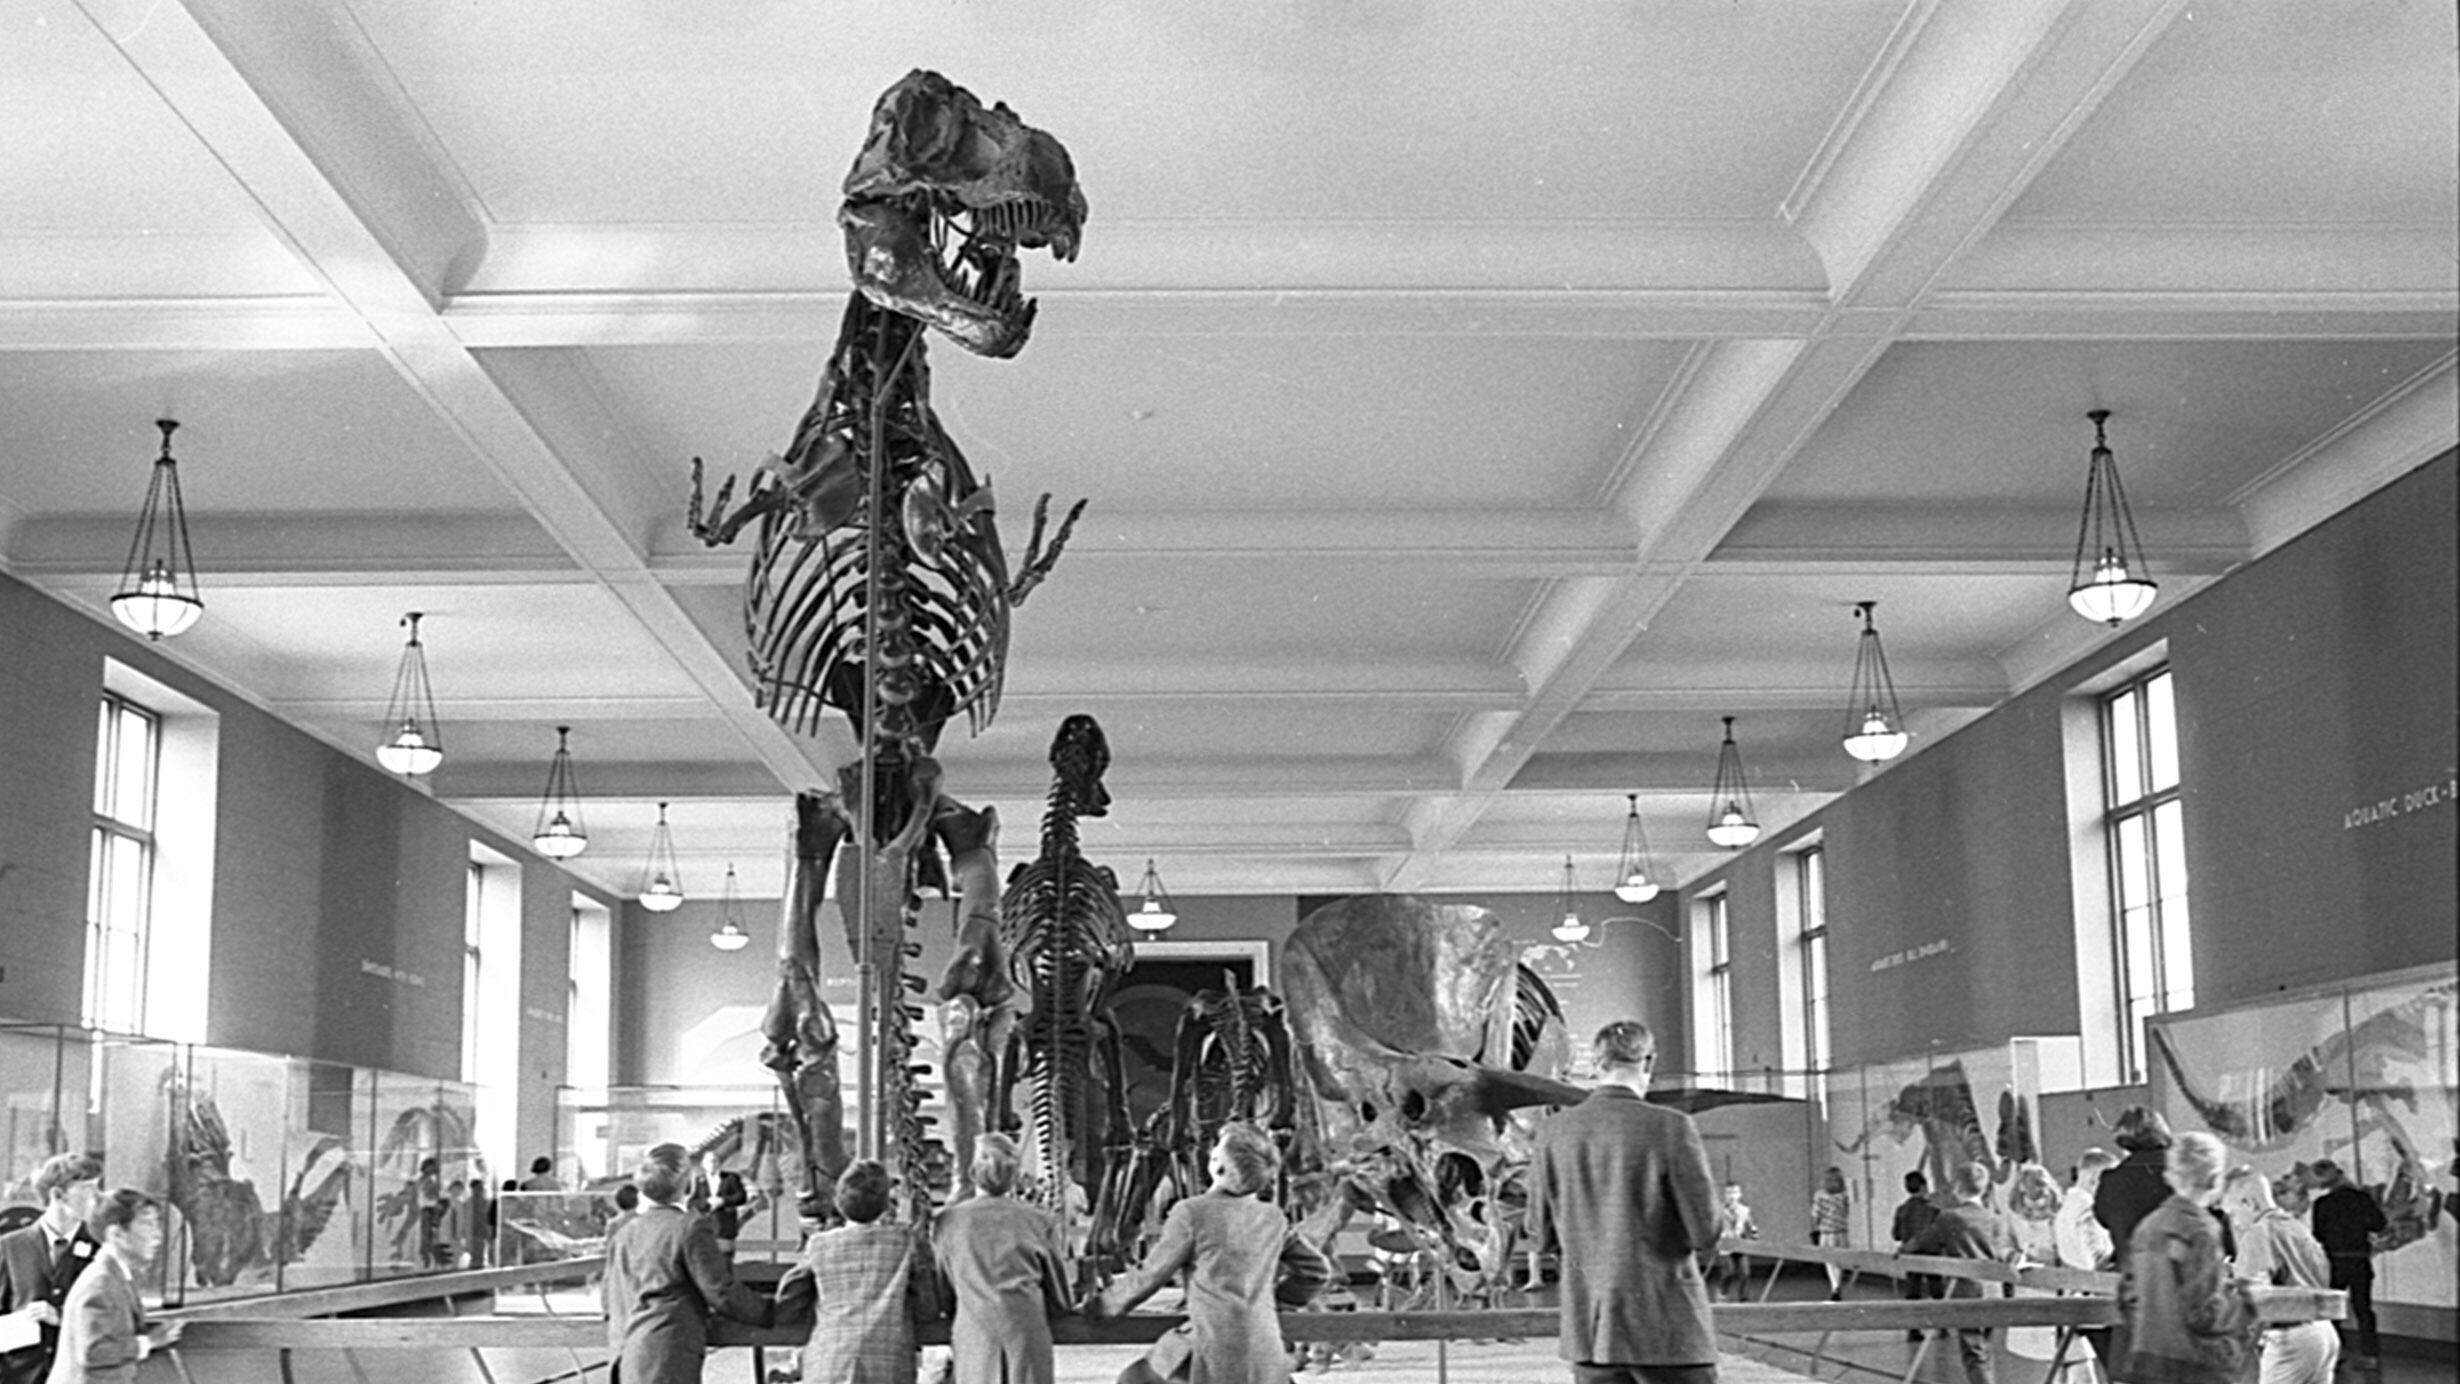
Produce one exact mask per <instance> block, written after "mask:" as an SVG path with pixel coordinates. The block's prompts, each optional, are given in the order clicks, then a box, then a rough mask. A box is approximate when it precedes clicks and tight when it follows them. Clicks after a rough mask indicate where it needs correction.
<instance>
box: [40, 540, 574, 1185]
mask: <svg viewBox="0 0 2460 1384" xmlns="http://www.w3.org/2000/svg"><path fill="white" fill-rule="evenodd" d="M207 618H208V619H210V618H211V616H210V614H209V615H208V617H207ZM106 659H114V660H118V661H119V662H121V663H123V664H125V665H128V666H129V667H131V668H133V669H134V670H136V671H137V672H139V673H141V674H143V675H144V676H146V677H148V678H150V679H152V680H154V681H155V682H158V683H160V684H162V685H164V686H165V687H168V688H169V689H171V690H172V691H173V692H175V693H177V694H179V695H180V696H182V697H185V698H188V699H192V700H193V701H195V702H197V703H200V704H202V705H203V706H204V707H205V708H207V709H208V710H209V711H210V712H211V713H212V714H213V716H214V718H215V724H216V728H217V734H216V737H215V743H216V754H215V761H216V765H217V773H216V783H215V794H214V819H213V822H214V849H213V853H212V863H213V884H212V895H211V898H212V905H211V919H212V923H211V951H210V955H209V960H208V963H207V968H206V969H207V988H206V999H207V1009H206V1014H205V1034H204V1038H205V1041H206V1042H208V1043H212V1044H217V1045H223V1046H229V1047H237V1048H246V1049H252V1050H255V1051H260V1052H267V1053H275V1054H283V1055H291V1056H299V1057H308V1058H315V1059H319V1060H323V1061H330V1062H339V1063H349V1064H355V1065H361V1066H369V1067H377V1068H382V1069H386V1070H390V1071H397V1072H403V1073H408V1074H412V1075H419V1076H432V1077H441V1078H445V1079H458V1078H459V1076H460V1074H461V1053H460V1037H461V935H462V917H463V907H464V897H465V896H464V887H465V871H466V870H467V868H468V863H469V859H470V843H471V842H472V841H474V840H476V841H481V842H484V843H485V844H487V845H488V846H489V847H491V848H493V849H494V850H497V851H499V852H501V853H503V854H504V855H506V856H509V857H511V858H513V859H515V860H519V861H521V862H522V865H523V869H522V876H523V895H522V917H523V933H524V936H523V943H522V969H523V981H522V993H523V995H524V997H525V1000H524V1007H525V1009H527V1010H530V1011H532V1012H531V1013H530V1014H528V1015H525V1022H524V1026H523V1035H522V1048H523V1052H522V1060H521V1063H520V1070H521V1074H522V1086H521V1092H520V1108H521V1110H522V1112H523V1115H522V1119H523V1139H524V1143H525V1146H528V1145H529V1143H530V1140H531V1139H532V1135H533V1132H534V1133H535V1137H536V1139H537V1140H540V1141H544V1140H547V1139H548V1138H549V1131H550V1130H551V1129H552V1119H553V1111H554V1087H555V1085H556V1084H557V1083H558V1082H560V1081H561V1080H562V1078H563V1065H564V1039H563V1027H562V1020H561V1016H562V1011H563V1007H564V1003H565V999H564V987H565V953H566V950H567V946H568V932H569V917H570V907H571V898H572V894H573V892H574V891H575V890H576V889H579V890H582V891H584V892H591V893H593V894H594V893H595V891H594V889H593V888H592V887H591V886H587V885H583V884H580V883H578V882H577V881H575V880H574V879H573V878H572V877H571V876H570V875H568V874H566V873H565V872H564V871H563V870H561V869H560V868H558V867H556V866H554V865H552V864H551V863H549V862H547V861H545V860H544V859H542V858H540V857H537V856H535V855H533V854H531V853H530V852H529V850H528V849H527V847H526V845H525V844H523V843H517V842H513V841H509V840H506V839H503V838H501V837H498V836H495V835H493V834H492V833H490V832H488V831H486V830H485V829H483V828H481V827H479V826H477V825H476V824H474V823H473V822H471V821H470V820H469V819H467V818H464V817H462V816H461V815H460V814H458V813H456V812H454V811H452V810H451V809H449V808H446V807H444V806H443V805H441V804H439V803H437V802H435V801H434V800H432V799H431V798H429V797H427V796H426V795H425V794H423V793H421V792H419V791H418V790H417V789H415V788H412V787H409V786H407V785H404V784H402V783H400V782H398V781H396V780H395V779H394V778H392V777H391V776H390V775H387V774H385V773H384V772H383V771H382V770H380V769H378V768H376V767H375V766H374V765H372V764H368V763H363V762H361V761H359V760H357V759H354V758H352V757H351V756H349V755H346V754H343V753H341V752H340V751H338V750H335V749H334V748H332V747H331V746H329V745H326V744H324V743H323V742H321V741H318V740H316V739H315V738H313V737H311V736H309V735H307V734H306V733H304V732H302V731H300V730H298V729H297V728H295V727H293V726H291V725H289V724H287V723H285V722H283V721H282V720H280V719H279V718H277V717H275V716H273V715H271V714H270V713H268V712H265V711H263V710H262V709H260V708H258V707H256V706H255V705H253V704H252V703H250V702H248V701H247V700H246V699H244V698H242V697H239V696H237V695H236V694H234V693H231V692H229V691H227V690H225V689H223V688H222V687H220V686H218V685H216V684H214V683H213V682H211V681H209V680H207V679H205V678H203V677H201V676H199V675H197V674H195V673H193V672H191V671H189V670H188V669H187V668H185V667H183V666H181V665H180V664H179V663H177V662H175V661H174V660H172V659H170V658H168V657H165V656H164V655H163V653H162V652H160V651H158V650H155V649H152V648H149V647H148V646H147V645H146V644H145V643H144V642H143V641H140V640H137V639H135V638H132V637H129V636H127V635H125V634H123V633H122V632H120V631H119V630H118V629H117V628H116V627H114V626H111V625H108V624H105V623H103V622H101V621H98V620H95V619H93V618H92V617H90V616H88V615H86V614H84V613H82V612H80V611H78V610H74V609H71V608H70V607H68V606H66V605H64V604H62V603H60V602H58V601H56V600H54V599H52V598H51V597H49V596H46V595H44V594H42V593H40V592H37V591H35V590H33V589H32V588H30V587H28V586H26V585H24V584H23V583H21V582H19V581H17V580H15V579H14V578H12V577H8V576H5V575H0V1016H4V1017H6V1018H9V1019H14V1020H22V1021H30V1022H38V1023H62V1024H70V1025H74V1024H75V1023H77V1021H78V1017H79V1008H80V1003H81V991H82V986H83V960H84V948H85V907H86V874H87V854H88V842H87V834H88V831H89V829H90V826H91V822H92V810H93V791H94V790H93V774H94V755H95V706H96V702H97V700H98V698H99V697H100V696H101V693H102V690H103V679H104V667H105V660H106ZM533 1121H535V1126H534V1131H533V1127H532V1122H533ZM539 1146H542V1147H543V1146H544V1145H543V1143H541V1144H540V1145H539Z"/></svg>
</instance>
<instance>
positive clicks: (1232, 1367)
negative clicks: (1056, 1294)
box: [1092, 1122, 1332, 1384]
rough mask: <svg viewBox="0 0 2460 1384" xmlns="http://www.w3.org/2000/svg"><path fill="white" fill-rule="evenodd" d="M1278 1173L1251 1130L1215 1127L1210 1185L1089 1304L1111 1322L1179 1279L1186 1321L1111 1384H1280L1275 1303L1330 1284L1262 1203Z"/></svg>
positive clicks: (1267, 1146)
mask: <svg viewBox="0 0 2460 1384" xmlns="http://www.w3.org/2000/svg"><path fill="white" fill-rule="evenodd" d="M1280 1169H1281V1157H1280V1153H1279V1151H1278V1150H1276V1149H1275V1148H1274V1147H1273V1141H1272V1140H1271V1139H1270V1138H1268V1137H1267V1136H1266V1135H1265V1134H1264V1132H1263V1131H1262V1130H1259V1129H1257V1128H1256V1127H1255V1126H1254V1125H1251V1124H1242V1123H1236V1122H1234V1123H1231V1124H1226V1125H1223V1126H1222V1129H1221V1135H1220V1137H1219V1138H1218V1139H1217V1140H1215V1142H1214V1144H1213V1154H1212V1159H1211V1164H1210V1168H1209V1171H1210V1172H1211V1173H1212V1177H1213V1185H1212V1186H1211V1187H1210V1188H1209V1189H1207V1190H1206V1191H1205V1192H1204V1193H1203V1194H1202V1195H1201V1196H1193V1197H1187V1198H1185V1199H1183V1200H1181V1201H1180V1202H1179V1203H1178V1204H1177V1205H1175V1206H1172V1207H1171V1208H1170V1214H1169V1215H1168V1216H1167V1217H1166V1218H1165V1219H1164V1220H1163V1222H1162V1234H1161V1238H1160V1240H1158V1241H1157V1242H1155V1244H1154V1246H1153V1251H1152V1253H1151V1254H1149V1255H1148V1256H1146V1259H1145V1262H1144V1263H1143V1265H1142V1266H1140V1267H1138V1268H1137V1269H1136V1270H1135V1271H1134V1272H1132V1273H1129V1274H1128V1275H1127V1276H1126V1277H1124V1278H1122V1279H1120V1280H1119V1282H1118V1283H1116V1284H1114V1285H1112V1287H1111V1288H1110V1289H1109V1290H1108V1291H1106V1292H1104V1293H1102V1294H1100V1295H1099V1296H1098V1297H1096V1298H1095V1300H1094V1302H1093V1304H1092V1310H1093V1313H1094V1315H1096V1316H1115V1315H1118V1314H1120V1313H1124V1312H1126V1311H1128V1310H1129V1309H1130V1308H1132V1307H1134V1306H1135V1305H1136V1304H1137V1303H1140V1302H1142V1301H1144V1300H1145V1299H1146V1298H1148V1297H1150V1296H1152V1295H1153V1293H1154V1291H1155V1290H1156V1289H1158V1288H1160V1287H1161V1286H1162V1285H1163V1284H1164V1283H1167V1282H1168V1281H1169V1280H1170V1278H1171V1276H1172V1275H1173V1274H1176V1273H1178V1272H1179V1271H1180V1270H1182V1269H1184V1270H1186V1271H1187V1322H1186V1324H1185V1325H1183V1326H1181V1327H1179V1328H1178V1329H1177V1330H1176V1331H1173V1332H1172V1333H1171V1334H1170V1335H1167V1336H1164V1337H1163V1338H1162V1339H1161V1340H1160V1341H1158V1342H1156V1343H1155V1344H1154V1347H1153V1349H1152V1351H1151V1352H1149V1353H1147V1355H1146V1356H1145V1358H1144V1359H1142V1360H1139V1361H1137V1362H1135V1363H1134V1364H1131V1365H1129V1366H1128V1367H1127V1368H1126V1369H1125V1370H1122V1371H1121V1372H1120V1374H1119V1384H1165V1381H1171V1382H1173V1384H1175V1381H1186V1384H1289V1380H1290V1360H1289V1352H1288V1351H1287V1350H1285V1349H1284V1348H1283V1346H1282V1341H1281V1320H1280V1316H1279V1314H1278V1312H1277V1310H1276V1308H1277V1306H1278V1305H1279V1304H1280V1303H1287V1304H1289V1305H1291V1306H1294V1307H1295V1306H1300V1305H1303V1304H1305V1303H1306V1301H1307V1300H1308V1299H1309V1298H1311V1297H1313V1296H1315V1293H1316V1290H1317V1289H1319V1288H1321V1287H1323V1286H1324V1284H1325V1282H1326V1281H1328V1280H1329V1279H1330V1278H1331V1277H1332V1262H1331V1261H1330V1260H1328V1259H1326V1258H1325V1257H1324V1255H1323V1254H1322V1253H1321V1252H1320V1251H1318V1250H1317V1249H1316V1248H1315V1247H1314V1246H1312V1245H1310V1244H1308V1243H1307V1242H1306V1241H1304V1240H1302V1239H1300V1238H1299V1237H1298V1236H1297V1235H1296V1234H1294V1233H1292V1231H1291V1229H1290V1221H1289V1218H1288V1217H1287V1216H1285V1215H1283V1214H1282V1212H1281V1208H1280V1207H1277V1206H1275V1205H1273V1204H1272V1203H1271V1202H1269V1201H1266V1200H1264V1199H1263V1198H1264V1194H1265V1193H1267V1192H1270V1191H1271V1190H1272V1187H1273V1183H1274V1181H1275V1179H1276V1177H1277V1176H1278V1174H1279V1172H1280Z"/></svg>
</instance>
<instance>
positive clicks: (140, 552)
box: [111, 418, 205, 639]
mask: <svg viewBox="0 0 2460 1384" xmlns="http://www.w3.org/2000/svg"><path fill="white" fill-rule="evenodd" d="M154 426H155V427H157V428H160V429H162V455H161V456H159V457H156V458H155V459H154V478H153V479H152V480H151V481H150V482H148V483H147V484H146V487H145V508H144V509H142V510H140V511H138V513H137V536H136V538H135V539H134V540H133V541H131V542H130V543H129V545H128V561H127V563H126V564H125V565H123V566H122V567H121V569H120V584H119V589H118V590H116V591H114V592H113V593H112V594H111V613H112V614H113V615H115V616H117V617H119V622H120V623H121V624H123V625H126V626H127V627H128V628H130V629H132V630H135V631H136V632H137V633H139V634H141V635H144V636H145V637H146V638H148V639H168V638H170V637H171V636H173V635H175V634H178V633H179V632H180V631H182V630H184V629H186V628H188V627H189V626H190V625H193V624H195V623H196V617H198V616H199V615H202V614H204V613H205V599H204V597H203V596H201V595H199V594H198V593H197V586H196V556H195V554H194V553H192V552H191V551H190V550H189V547H188V507H187V505H186V504H185V503H183V502H182V501H181V499H180V495H179V463H178V462H177V461H174V460H172V458H171V434H172V433H173V432H174V431H176V430H177V429H178V427H179V422H178V420H176V419H171V418H157V419H155V420H154Z"/></svg>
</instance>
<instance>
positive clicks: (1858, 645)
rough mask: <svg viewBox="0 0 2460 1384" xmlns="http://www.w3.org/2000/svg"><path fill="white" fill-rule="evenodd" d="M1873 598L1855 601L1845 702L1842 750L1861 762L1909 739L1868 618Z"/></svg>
mask: <svg viewBox="0 0 2460 1384" xmlns="http://www.w3.org/2000/svg"><path fill="white" fill-rule="evenodd" d="M1878 604H1879V602H1877V601H1856V602H1854V610H1855V612H1856V613H1857V614H1859V615H1860V616H1861V617H1862V634H1861V637H1860V638H1859V639H1858V640H1857V641H1856V642H1855V644H1854V681H1853V689H1852V691H1851V692H1850V693H1849V694H1848V696H1847V699H1846V702H1845V740H1844V744H1845V753H1847V754H1849V755H1852V756H1853V757H1854V758H1856V759H1859V760H1861V761H1862V762H1863V763H1865V764H1877V763H1879V762H1880V761H1882V760H1888V759H1894V758H1896V757H1897V756H1898V755H1899V754H1902V753H1904V749H1905V743H1906V742H1907V741H1908V740H1909V739H1911V737H1910V736H1908V735H1907V734H1906V733H1905V709H1904V708H1903V707H1902V706H1900V705H1898V704H1897V701H1896V679H1895V678H1893V677H1891V676H1889V675H1888V651H1887V649H1886V648H1885V647H1883V646H1882V645H1881V644H1880V642H1879V627H1878V626H1877V625H1875V624H1873V623H1872V622H1871V609H1872V607H1874V606H1876V605H1878Z"/></svg>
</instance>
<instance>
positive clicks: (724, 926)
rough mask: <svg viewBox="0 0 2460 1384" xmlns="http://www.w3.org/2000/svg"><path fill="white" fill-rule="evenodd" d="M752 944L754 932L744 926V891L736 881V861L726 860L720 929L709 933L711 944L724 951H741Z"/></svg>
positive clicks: (720, 909)
mask: <svg viewBox="0 0 2460 1384" xmlns="http://www.w3.org/2000/svg"><path fill="white" fill-rule="evenodd" d="M751 944H752V934H751V933H749V932H746V931H745V930H744V928H743V893H742V888H741V886H740V885H738V884H737V883H736V882H735V863H734V862H733V861H731V860H730V861H727V862H726V883H725V886H724V887H723V888H721V889H720V890H719V891H718V929H717V931H715V932H712V933H710V934H709V945H710V946H713V947H715V948H717V949H718V950H719V951H722V952H739V951H741V950H743V949H744V948H745V947H748V946H750V945H751Z"/></svg>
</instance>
